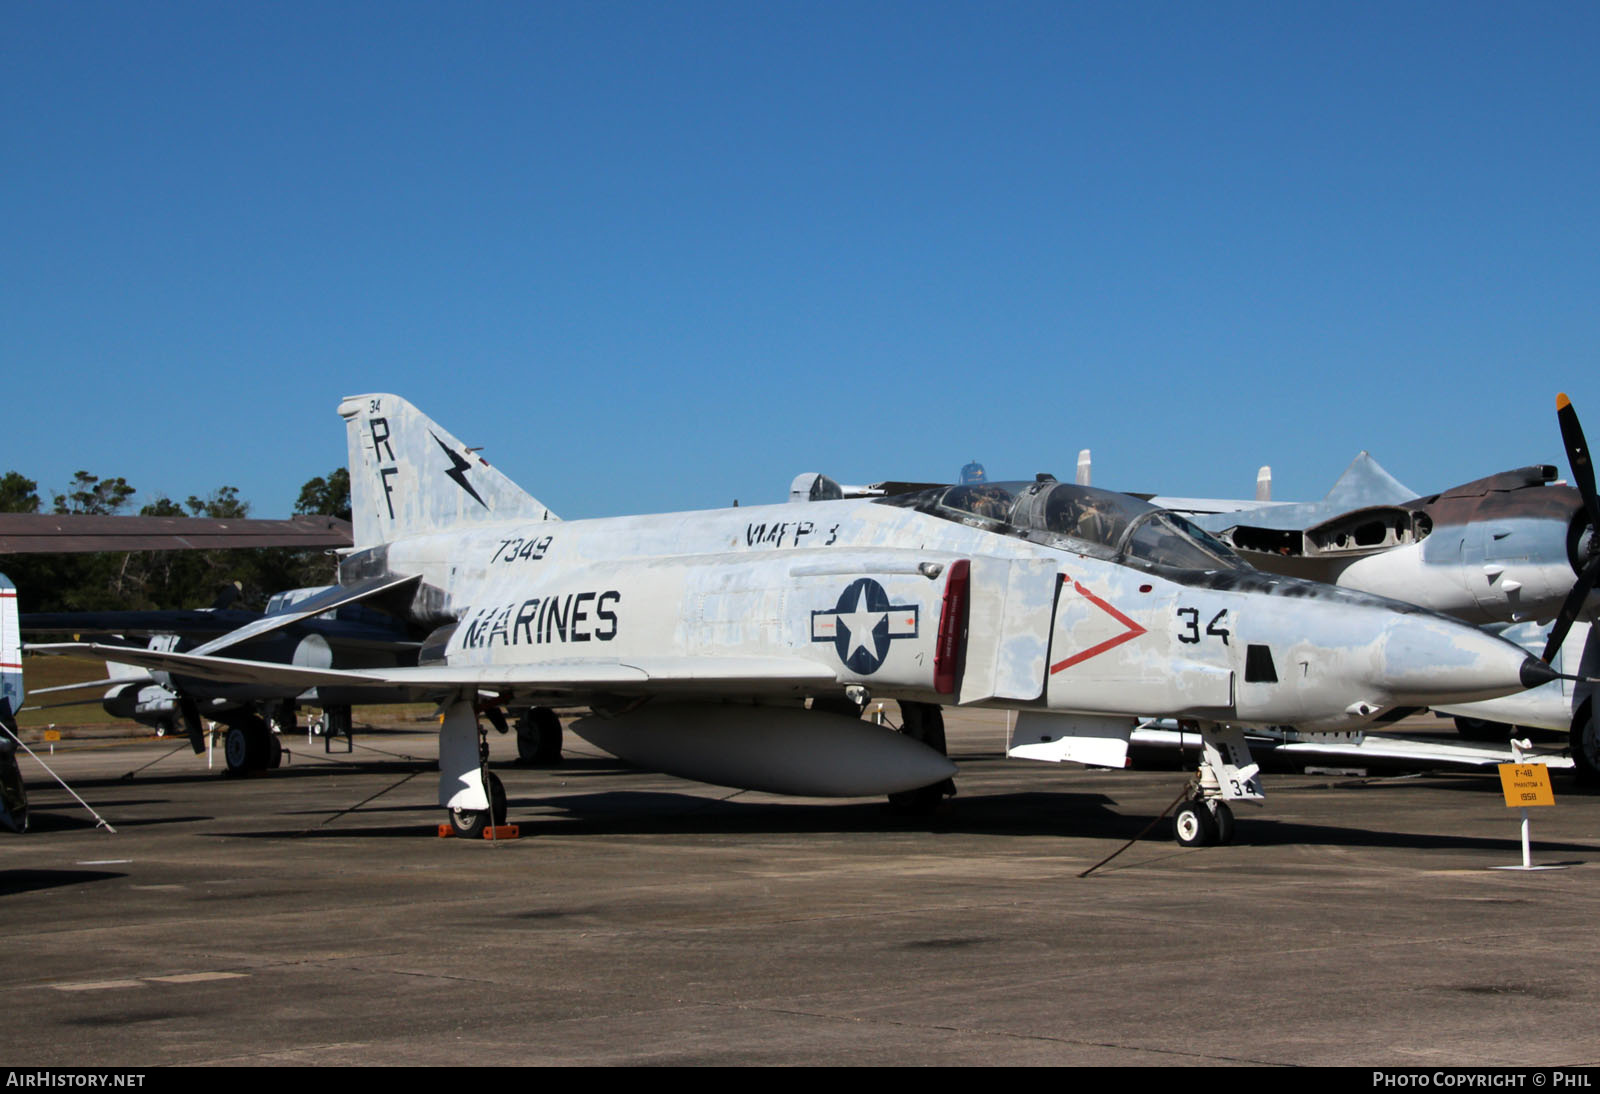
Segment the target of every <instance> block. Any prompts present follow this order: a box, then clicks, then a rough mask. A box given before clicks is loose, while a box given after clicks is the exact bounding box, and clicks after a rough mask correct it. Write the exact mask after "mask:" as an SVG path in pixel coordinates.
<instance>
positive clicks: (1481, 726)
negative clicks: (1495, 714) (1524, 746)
mask: <svg viewBox="0 0 1600 1094" xmlns="http://www.w3.org/2000/svg"><path fill="white" fill-rule="evenodd" d="M1456 732H1457V733H1459V734H1460V735H1461V739H1462V740H1463V741H1485V742H1493V741H1498V742H1499V743H1500V744H1505V743H1506V742H1507V741H1509V740H1510V739H1511V727H1510V726H1508V725H1506V724H1505V723H1504V722H1489V721H1485V720H1484V719H1482V718H1459V717H1458V718H1457V719H1456Z"/></svg>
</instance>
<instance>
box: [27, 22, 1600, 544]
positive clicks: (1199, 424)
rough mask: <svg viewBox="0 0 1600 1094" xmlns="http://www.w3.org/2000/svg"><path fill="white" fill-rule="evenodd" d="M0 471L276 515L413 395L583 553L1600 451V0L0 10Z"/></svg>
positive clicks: (1462, 471)
mask: <svg viewBox="0 0 1600 1094" xmlns="http://www.w3.org/2000/svg"><path fill="white" fill-rule="evenodd" d="M0 29H3V34H0V50H3V52H0V105H3V115H0V116H3V119H4V122H3V124H4V130H3V138H4V139H3V147H4V149H5V152H4V158H3V160H0V164H3V170H0V200H3V207H4V209H5V210H6V215H5V217H4V218H3V220H0V286H3V291H0V362H3V369H4V375H5V377H6V388H7V393H6V394H7V403H8V406H9V409H10V413H9V414H8V415H7V416H6V420H7V425H8V428H7V431H6V433H7V438H8V443H7V445H6V446H5V452H4V457H3V459H0V471H3V470H7V469H15V470H19V471H22V472H23V473H24V474H26V475H28V476H29V477H30V478H34V479H36V480H38V481H39V483H40V489H41V493H43V494H46V495H48V493H49V492H50V491H52V490H56V491H58V490H60V489H62V488H63V487H64V486H65V485H66V484H67V482H68V480H69V479H70V478H71V475H72V473H73V471H75V470H77V469H79V468H83V469H87V470H89V471H91V472H93V473H95V474H100V475H122V476H125V477H126V478H127V479H128V480H129V481H130V482H131V483H132V484H133V485H135V486H136V487H138V488H139V489H140V491H141V498H140V500H141V501H142V500H148V499H149V498H150V497H153V496H154V495H155V494H158V493H165V494H168V495H170V496H174V497H177V498H180V499H181V498H183V497H186V496H188V495H189V494H194V493H200V494H203V493H207V492H209V491H211V490H212V489H215V488H216V487H218V486H222V485H225V484H226V485H232V486H236V487H238V489H239V491H240V493H241V495H242V496H243V497H245V498H246V499H248V500H250V501H251V502H252V503H253V507H254V512H256V513H257V514H258V515H261V516H278V515H283V514H285V513H287V512H288V510H289V509H290V507H291V506H292V504H293V501H294V498H295V496H296V494H297V492H298V490H299V487H300V485H301V484H302V483H303V482H305V481H306V480H307V479H309V478H311V477H312V476H314V475H320V474H324V473H326V472H327V471H329V470H330V469H332V468H333V467H336V466H339V465H340V464H342V463H343V461H344V438H343V431H342V428H341V424H340V422H339V420H338V418H337V417H336V416H335V414H334V408H335V406H336V405H337V403H338V401H339V399H340V397H341V396H344V395H348V394H357V393H362V392H369V391H393V392H396V393H399V394H401V395H404V396H406V397H407V398H409V399H411V400H412V401H413V402H415V403H416V404H418V405H419V406H420V407H422V408H423V409H424V410H425V411H427V412H429V413H430V414H431V415H432V416H433V417H435V418H436V419H437V420H438V421H439V422H440V423H441V424H443V425H444V426H445V427H446V428H448V429H450V430H451V431H452V432H454V433H456V434H457V435H458V436H460V437H461V438H462V439H463V440H464V441H466V442H467V443H468V444H472V445H481V446H483V448H484V455H485V456H486V457H487V458H488V459H489V460H490V461H491V462H492V463H494V464H496V465H497V466H499V467H500V468H501V469H502V470H504V471H505V472H506V473H507V474H509V475H510V476H511V477H512V478H513V479H516V480H517V481H518V482H520V483H522V484H523V485H525V486H526V487H528V488H529V489H530V490H531V491H532V492H533V493H535V494H536V495H538V496H539V498H540V499H541V500H543V501H544V502H545V503H546V504H548V505H549V506H550V507H551V508H552V509H554V510H555V511H556V512H558V513H560V514H562V515H564V516H569V517H581V516H600V515H610V514H616V513H626V512H635V511H659V510H671V509H684V508H698V507H712V506H720V505H726V504H728V503H730V502H731V501H732V500H733V499H734V498H738V499H740V500H741V502H743V503H744V504H753V503H756V502H761V501H775V500H780V499H781V498H782V497H783V496H784V493H785V491H786V489H787V485H788V482H789V480H790V479H791V478H792V477H793V475H794V474H795V473H797V472H799V471H804V470H820V471H825V472H827V473H828V474H831V475H832V476H834V477H835V478H838V479H841V480H843V481H849V482H860V481H870V480H873V479H878V478H887V477H896V478H919V479H920V478H946V479H948V478H951V477H953V476H954V475H955V474H956V472H957V470H958V469H959V467H960V465H961V464H963V463H964V462H966V461H967V460H968V459H971V458H973V457H976V458H978V459H980V460H981V461H983V462H984V463H985V464H986V465H987V466H988V468H989V471H990V474H991V476H993V477H1031V476H1032V475H1033V473H1034V472H1036V471H1047V470H1048V471H1053V472H1055V473H1056V474H1057V475H1059V476H1061V477H1062V478H1070V477H1071V475H1072V473H1073V469H1074V464H1075V460H1076V454H1077V451H1078V449H1079V448H1083V447H1088V448H1091V449H1092V450H1093V452H1094V457H1095V481H1096V483H1097V484H1098V485H1103V486H1112V487H1120V488H1123V489H1131V490H1150V491H1160V492H1164V493H1169V494H1191V495H1196V494H1200V495H1239V494H1244V495H1246V496H1248V494H1249V493H1250V492H1251V491H1252V490H1253V487H1254V479H1255V469H1256V467H1257V466H1258V465H1259V464H1261V463H1270V464H1271V465H1272V466H1273V469H1274V476H1275V487H1276V494H1277V496H1278V497H1282V498H1311V497H1320V496H1321V494H1322V493H1323V492H1324V491H1325V490H1326V489H1327V487H1328V486H1329V485H1330V484H1331V483H1332V481H1333V479H1334V478H1335V477H1336V476H1337V474H1338V473H1339V472H1340V471H1341V470H1342V469H1343V468H1344V466H1345V465H1346V463H1348V462H1349V460H1350V458H1351V457H1352V456H1353V455H1354V454H1355V453H1356V452H1357V451H1358V450H1360V449H1363V448H1365V449H1369V450H1371V451H1372V453H1373V454H1374V455H1375V456H1376V457H1377V458H1378V459H1379V460H1380V461H1381V462H1382V463H1383V464H1384V465H1385V466H1386V467H1387V468H1388V469H1389V470H1390V471H1391V472H1392V473H1393V474H1395V475H1396V476H1397V477H1398V478H1400V479H1401V480H1402V481H1404V482H1406V483H1408V484H1410V485H1412V486H1414V487H1415V488H1417V489H1418V490H1422V491H1429V490H1436V489H1440V488H1442V487H1444V486H1446V485H1451V484H1454V483H1458V482H1462V481H1465V480H1467V479H1471V478H1475V477H1478V476H1480V475H1484V474H1488V473H1491V472H1494V471H1498V470H1502V469H1505V468H1508V467H1514V466H1521V465H1525V464H1529V463H1537V462H1551V463H1564V460H1563V458H1562V456H1561V449H1560V441H1559V435H1558V433H1557V430H1556V425H1555V415H1554V399H1555V393H1556V392H1557V391H1559V390H1565V391H1567V392H1569V393H1570V394H1571V395H1572V398H1573V401H1574V403H1575V404H1576V405H1577V407H1578V410H1579V412H1580V413H1581V414H1585V415H1586V416H1587V421H1588V423H1589V428H1590V430H1591V432H1592V433H1594V434H1595V435H1597V436H1600V379H1597V378H1600V373H1597V369H1596V364H1597V357H1600V265H1597V264H1600V213H1597V209H1600V204H1597V203H1600V65H1596V63H1595V60H1594V59H1595V57H1596V56H1597V55H1600V6H1597V5H1594V4H1581V3H1570V4H1538V3H1534V4H1518V5H1511V4H1503V3H1501V4H1479V3H1465V2H1451V3H1438V4H1434V3H1400V4H1395V3H1381V4H1380V3H1372V4H1362V3H1341V4H1316V3H1295V4H1279V3H1265V2H1261V3H1245V4H1231V3H1096V4H1085V3H1051V4H1024V3H1010V4H978V3H973V4H954V3H905V4H899V3H877V4H863V3H840V4H829V3H783V4H777V3H760V4H758V3H753V2H752V3H738V4H734V3H727V4H721V3H697V2H683V3H666V4H662V3H628V4H608V3H544V4H532V3H529V4H498V3H465V4H454V3H452V4H445V3H437V4H417V3H390V2H386V3H371V4H349V3H346V4H338V3H315V4H310V3H270V4H267V3H247V2H240V3H206V4H187V3H161V2H141V3H138V4H111V3H73V4H36V3H21V2H18V0H9V2H6V3H4V4H0Z"/></svg>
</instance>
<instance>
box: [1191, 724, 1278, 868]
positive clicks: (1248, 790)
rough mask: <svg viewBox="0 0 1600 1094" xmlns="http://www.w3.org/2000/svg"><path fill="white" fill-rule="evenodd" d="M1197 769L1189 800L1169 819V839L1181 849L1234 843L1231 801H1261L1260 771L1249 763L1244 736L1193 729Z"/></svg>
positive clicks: (1223, 729)
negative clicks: (1197, 738) (1198, 745)
mask: <svg viewBox="0 0 1600 1094" xmlns="http://www.w3.org/2000/svg"><path fill="white" fill-rule="evenodd" d="M1185 728H1198V729H1199V731H1200V739H1201V743H1202V756H1201V760H1200V768H1199V770H1198V771H1196V772H1195V777H1194V779H1193V780H1191V781H1190V783H1189V798H1188V800H1187V801H1185V802H1184V803H1183V804H1182V805H1180V806H1178V810H1177V812H1176V813H1174V814H1173V815H1172V834H1173V837H1174V838H1175V839H1177V841H1178V845H1179V846H1180V847H1206V846H1209V845H1211V844H1229V843H1232V842H1233V835H1234V822H1233V808H1232V807H1231V806H1230V805H1229V804H1228V802H1230V801H1248V802H1257V803H1259V802H1262V801H1265V800H1266V795H1264V794H1263V793H1262V792H1261V779H1260V778H1259V777H1258V776H1259V773H1260V770H1261V769H1260V768H1259V767H1258V766H1257V765H1256V764H1254V763H1253V762H1251V760H1250V747H1249V745H1247V744H1246V743H1245V739H1244V731H1243V730H1240V729H1235V728H1234V727H1232V726H1223V725H1217V724H1215V723H1211V722H1206V723H1202V724H1200V725H1199V726H1198V727H1193V726H1186V727H1185Z"/></svg>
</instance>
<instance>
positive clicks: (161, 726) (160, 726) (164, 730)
mask: <svg viewBox="0 0 1600 1094" xmlns="http://www.w3.org/2000/svg"><path fill="white" fill-rule="evenodd" d="M173 729H174V727H173V724H172V719H171V718H163V719H161V721H159V722H157V723H156V736H157V737H166V736H168V735H169V734H171V733H172V732H173Z"/></svg>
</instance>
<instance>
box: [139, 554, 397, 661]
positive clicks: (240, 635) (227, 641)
mask: <svg viewBox="0 0 1600 1094" xmlns="http://www.w3.org/2000/svg"><path fill="white" fill-rule="evenodd" d="M419 580H421V577H420V575H417V574H407V575H404V576H401V577H394V576H389V575H385V576H383V577H369V578H367V579H366V580H365V581H357V582H355V583H354V584H351V585H335V586H334V587H333V588H331V589H328V590H326V591H325V592H320V593H318V594H317V595H316V596H312V597H307V598H306V599H305V600H302V601H300V602H299V603H297V604H296V605H295V606H294V609H293V610H292V611H287V612H274V613H273V614H272V615H266V616H262V617H261V618H260V619H257V620H254V621H253V622H250V623H246V624H245V625H244V626H242V627H240V628H238V629H237V630H232V631H229V632H228V633H227V634H224V635H222V636H221V637H219V638H213V639H212V640H211V641H209V642H207V643H206V644H205V645H203V646H197V647H195V648H194V649H193V650H190V651H189V652H190V653H191V654H192V655H195V656H199V655H204V654H208V653H215V652H217V651H218V650H225V649H227V648H228V647H230V646H237V645H238V644H239V643H241V642H248V641H249V640H250V639H252V638H260V637H261V636H262V635H264V634H271V633H272V632H273V631H276V630H281V629H283V628H284V627H287V626H289V625H291V624H293V623H298V622H300V621H301V620H303V619H310V618H311V617H312V616H315V615H321V614H322V613H323V612H331V611H333V610H334V609H335V608H342V607H344V606H345V605H346V604H354V603H356V602H357V601H359V600H366V599H368V598H370V597H374V596H377V595H379V594H380V593H386V592H389V591H390V590H393V589H399V588H401V587H402V586H405V585H412V584H415V583H416V582H417V581H419ZM124 660H128V661H131V659H130V658H124ZM132 663H133V664H138V663H139V662H137V661H133V662H132Z"/></svg>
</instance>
